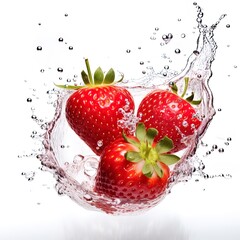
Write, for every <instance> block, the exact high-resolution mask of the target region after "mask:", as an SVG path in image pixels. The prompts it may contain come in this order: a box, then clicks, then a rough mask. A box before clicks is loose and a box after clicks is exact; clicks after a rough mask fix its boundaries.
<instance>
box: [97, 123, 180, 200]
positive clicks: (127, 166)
mask: <svg viewBox="0 0 240 240" xmlns="http://www.w3.org/2000/svg"><path fill="white" fill-rule="evenodd" d="M157 134H158V131H157V130H156V129H154V128H149V129H148V130H146V128H145V125H144V124H143V123H138V125H137V128H136V136H132V135H126V134H125V133H124V134H123V137H122V138H119V139H117V140H115V141H114V142H112V143H110V144H109V145H108V146H107V147H106V148H105V149H104V151H103V153H102V155H101V157H100V163H99V167H98V171H97V175H96V179H95V180H96V181H95V191H96V192H97V193H98V194H104V195H105V196H107V197H110V198H112V199H116V198H118V199H120V200H121V203H132V204H139V203H146V204H147V203H148V202H149V201H151V200H155V199H157V198H158V197H160V196H161V194H162V193H163V192H164V190H165V189H166V187H167V182H168V178H169V175H170V170H169V167H168V165H170V164H174V163H176V162H177V161H178V160H179V157H178V156H176V155H172V154H167V152H169V151H170V150H171V149H172V147H173V144H172V141H171V139H169V138H167V137H164V138H163V139H162V140H161V141H159V142H155V141H154V138H155V136H156V135H157Z"/></svg>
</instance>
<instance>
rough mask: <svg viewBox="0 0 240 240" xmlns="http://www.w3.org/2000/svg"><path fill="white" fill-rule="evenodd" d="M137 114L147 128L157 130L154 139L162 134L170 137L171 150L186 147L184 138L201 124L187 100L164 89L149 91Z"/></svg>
mask: <svg viewBox="0 0 240 240" xmlns="http://www.w3.org/2000/svg"><path fill="white" fill-rule="evenodd" d="M137 115H138V117H140V118H141V121H142V122H144V123H145V125H146V127H147V128H150V127H153V128H156V129H157V130H158V132H159V133H158V136H157V138H156V141H158V140H159V139H161V138H163V137H164V136H167V137H169V138H170V139H172V141H173V143H174V148H173V150H172V151H171V152H177V151H180V150H182V149H184V148H186V144H185V143H184V142H183V141H184V138H185V137H188V136H191V135H193V134H194V132H195V131H196V130H197V129H198V127H199V126H200V124H201V121H200V120H199V119H198V118H197V116H196V111H195V109H194V108H193V106H192V105H191V104H190V103H189V102H187V101H186V100H184V99H183V98H181V97H180V96H178V95H176V94H175V93H172V92H170V91H166V90H154V91H153V92H151V93H149V94H148V95H147V96H146V97H145V98H144V99H143V100H142V101H141V103H140V105H139V108H138V113H137Z"/></svg>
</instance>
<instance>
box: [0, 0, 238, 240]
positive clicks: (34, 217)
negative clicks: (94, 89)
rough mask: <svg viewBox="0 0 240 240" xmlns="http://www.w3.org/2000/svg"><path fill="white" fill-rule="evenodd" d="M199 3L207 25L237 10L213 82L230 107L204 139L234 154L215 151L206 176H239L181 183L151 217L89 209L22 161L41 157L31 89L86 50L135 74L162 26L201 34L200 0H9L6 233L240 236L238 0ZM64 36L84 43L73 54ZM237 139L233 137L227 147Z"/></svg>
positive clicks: (2, 43) (4, 56) (0, 178)
mask: <svg viewBox="0 0 240 240" xmlns="http://www.w3.org/2000/svg"><path fill="white" fill-rule="evenodd" d="M198 4H199V5H200V6H201V7H202V8H203V12H204V14H205V15H204V21H205V22H206V23H207V24H212V23H214V22H216V20H217V19H218V18H219V17H220V15H221V14H223V13H226V14H227V17H226V18H225V19H224V20H223V21H222V23H221V24H220V25H219V27H218V28H217V29H216V31H215V40H216V41H217V44H218V49H217V54H216V60H215V61H214V63H213V68H212V69H213V77H212V79H211V83H210V85H211V88H212V91H213V94H214V105H215V108H216V109H219V108H221V110H222V111H217V114H216V116H215V117H214V119H213V121H212V123H211V125H210V127H209V129H208V131H207V134H206V136H205V138H204V141H205V142H206V143H208V144H209V146H210V147H211V146H212V145H213V144H215V143H217V144H218V145H219V146H222V147H223V148H224V149H225V151H224V153H218V152H217V151H215V152H214V153H213V154H212V155H211V157H206V158H204V157H203V160H204V163H206V166H207V168H206V172H208V173H210V174H221V173H229V174H231V175H232V178H231V179H225V178H213V179H209V180H204V179H200V181H199V182H195V181H194V179H193V180H192V181H190V182H188V183H185V184H179V185H177V186H176V187H175V188H174V189H173V191H172V193H171V194H170V195H169V196H167V198H166V199H164V201H163V202H161V203H160V204H159V205H158V206H157V207H155V208H153V209H152V210H150V211H149V212H147V213H145V214H143V215H139V216H118V217H116V216H109V215H106V214H104V213H100V212H92V211H88V210H85V209H83V208H82V207H80V206H78V205H77V204H75V203H74V202H72V201H71V200H70V199H69V198H68V197H64V196H58V194H57V192H56V190H55V189H54V183H55V180H54V179H53V177H52V176H51V174H50V173H46V172H42V171H38V167H39V166H40V164H39V162H38V160H37V159H34V158H23V157H18V155H19V156H22V155H24V154H29V153H31V151H29V150H31V149H32V139H31V138H30V135H31V132H32V131H33V130H34V129H35V128H36V126H35V125H34V123H33V121H32V120H31V110H30V109H29V108H30V107H29V105H28V103H27V102H26V99H27V98H28V97H29V96H30V95H31V94H32V90H31V91H30V89H31V88H34V87H35V88H36V89H38V88H39V87H41V86H42V85H41V83H40V82H39V81H41V79H42V75H41V74H40V73H39V70H40V69H41V68H43V69H45V70H47V69H48V68H52V69H54V68H55V69H56V68H57V67H59V66H63V67H64V70H65V71H64V74H66V76H68V75H69V76H72V75H73V74H76V73H78V71H80V69H82V67H83V64H82V62H83V57H86V56H88V57H89V58H90V59H92V62H93V65H94V64H95V63H96V64H99V63H101V65H102V66H103V68H109V67H111V64H113V66H117V64H119V63H121V64H123V65H122V68H123V69H125V70H126V72H127V73H131V74H134V71H135V69H134V68H135V67H134V66H131V65H129V63H125V65H124V63H123V56H125V51H126V49H127V48H130V49H132V51H133V52H134V49H136V48H137V47H138V45H144V44H148V43H149V37H150V36H151V35H152V32H153V31H154V28H155V27H157V26H159V28H161V27H162V29H164V30H166V29H169V30H170V31H172V32H173V33H174V32H176V31H177V30H178V29H177V28H178V27H176V24H177V19H178V18H181V19H182V23H181V24H182V25H181V27H182V29H183V27H184V28H186V32H187V31H192V29H193V27H194V26H196V24H195V18H196V17H194V16H195V14H196V10H195V8H194V7H193V1H189V0H186V1H173V0H169V1H154V0H147V1H143V0H140V1H129V0H127V1H124V0H122V1H116V2H115V1H107V0H102V1H92V0H89V1H71V0H69V1H57V0H56V1H55V0H52V1H51V0H48V1H45V0H41V1H27V0H22V1H17V0H15V1H5V3H3V1H2V2H1V4H0V5H1V6H0V7H1V8H0V9H1V15H0V31H1V37H0V59H1V67H0V69H1V72H0V76H1V93H0V98H1V99H0V100H1V101H0V104H1V105H0V106H1V117H0V123H1V125H0V126H1V140H2V141H1V144H0V149H1V158H0V167H1V168H0V169H1V172H0V184H1V185H0V189H1V195H0V239H6V240H10V239H19V240H21V239H26V240H28V239H46V240H51V239H59V240H69V239H73V240H75V239H81V240H85V239H86V240H88V239H90V240H91V239H162V240H168V239H171V240H173V239H177V240H183V239H184V240H185V239H190V240H197V239H211V240H215V239H216V240H221V239H231V240H237V239H240V208H239V202H240V197H239V185H238V183H239V182H240V177H239V176H240V174H239V173H240V170H239V167H240V163H239V161H240V159H239V155H238V147H239V143H240V141H239V139H238V135H239V126H238V124H239V120H238V118H237V112H238V109H239V104H238V98H239V95H238V90H239V87H240V86H239V68H240V66H239V59H238V53H239V52H240V49H239V40H238V36H239V16H238V15H239V12H238V7H237V5H236V4H237V1H234V0H228V1H221V2H220V1H214V3H213V1H212V2H211V1H204V0H202V1H198ZM65 13H67V14H68V17H65V16H64V14H65ZM38 23H41V26H39V25H38ZM226 24H230V28H226ZM196 36H197V34H195V35H194V37H196ZM59 37H63V38H64V42H63V44H65V45H66V48H65V49H67V48H68V46H70V45H72V46H73V47H74V51H73V53H69V50H66V51H65V50H63V49H64V47H61V48H60V47H59V42H58V41H57V39H58V38H59ZM194 37H192V38H190V39H189V40H188V43H187V41H186V43H187V44H186V46H185V47H186V49H187V48H188V47H189V51H192V50H194V49H192V48H191V46H195V43H196V39H194ZM65 41H66V43H65ZM192 41H193V42H192ZM188 44H189V45H188ZM191 44H192V45H191ZM38 45H41V46H42V47H43V50H42V52H41V53H39V52H37V51H36V47H37V46H38ZM227 45H229V46H227ZM39 54H40V55H39ZM133 56H136V55H133ZM155 57H156V56H153V58H155ZM128 59H129V58H128ZM137 59H138V58H137ZM139 59H140V58H139ZM103 60H104V62H103ZM131 60H133V59H131V58H130V59H129V61H130V62H131ZM179 64H180V62H179ZM131 68H133V69H131ZM136 69H138V68H137V67H136ZM49 72H50V73H46V75H45V76H47V77H45V80H46V78H49V82H50V81H51V80H52V79H51V77H53V78H54V79H56V75H57V74H55V73H54V74H52V73H51V71H49ZM52 72H53V71H52ZM47 74H48V75H47ZM26 81H27V83H26ZM29 92H30V94H29ZM45 115H47V112H45ZM50 118H51V117H50ZM228 137H231V138H232V141H231V142H230V145H229V146H226V145H225V144H224V143H225V142H226V139H227V138H228ZM210 147H209V148H208V147H206V151H207V150H209V149H211V148H210ZM203 151H205V150H203ZM31 171H34V172H36V176H35V177H34V180H33V181H30V182H29V181H27V179H26V178H25V177H24V176H22V175H21V173H22V172H31Z"/></svg>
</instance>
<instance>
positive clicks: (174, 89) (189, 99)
mask: <svg viewBox="0 0 240 240" xmlns="http://www.w3.org/2000/svg"><path fill="white" fill-rule="evenodd" d="M188 85H189V77H185V78H184V89H183V92H182V94H181V98H184V97H185V95H186V93H187V89H188ZM170 87H171V90H172V92H174V93H175V94H177V95H178V87H177V84H176V83H175V82H171V83H170ZM185 100H186V101H187V102H189V103H191V104H193V105H199V104H200V103H201V102H202V99H199V100H194V92H192V93H191V95H190V96H189V97H187V98H186V99H185Z"/></svg>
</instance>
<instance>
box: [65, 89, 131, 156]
mask: <svg viewBox="0 0 240 240" xmlns="http://www.w3.org/2000/svg"><path fill="white" fill-rule="evenodd" d="M120 108H123V109H125V111H126V112H129V111H132V112H133V111H134V100H133V98H132V96H131V94H130V93H129V91H127V90H126V89H124V88H122V87H118V86H111V85H109V86H106V85H105V86H104V85H103V86H93V87H85V88H81V89H78V90H77V91H75V92H74V93H73V94H72V95H71V96H70V97H69V99H68V100H67V103H66V108H65V113H66V118H67V121H68V123H69V125H70V126H71V128H72V129H73V130H74V131H75V133H76V134H77V135H78V136H79V137H80V138H81V139H82V140H83V141H84V142H85V143H86V144H87V145H88V146H89V147H90V148H91V149H92V151H93V152H94V153H95V154H97V155H100V154H101V152H102V151H103V149H104V148H105V146H107V145H108V144H109V143H111V142H113V141H114V140H115V139H117V138H119V137H120V136H121V135H122V131H123V129H122V128H121V127H120V126H119V124H118V121H119V120H120V119H122V118H123V114H122V113H121V111H119V109H120ZM125 130H126V132H128V130H127V129H125Z"/></svg>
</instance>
